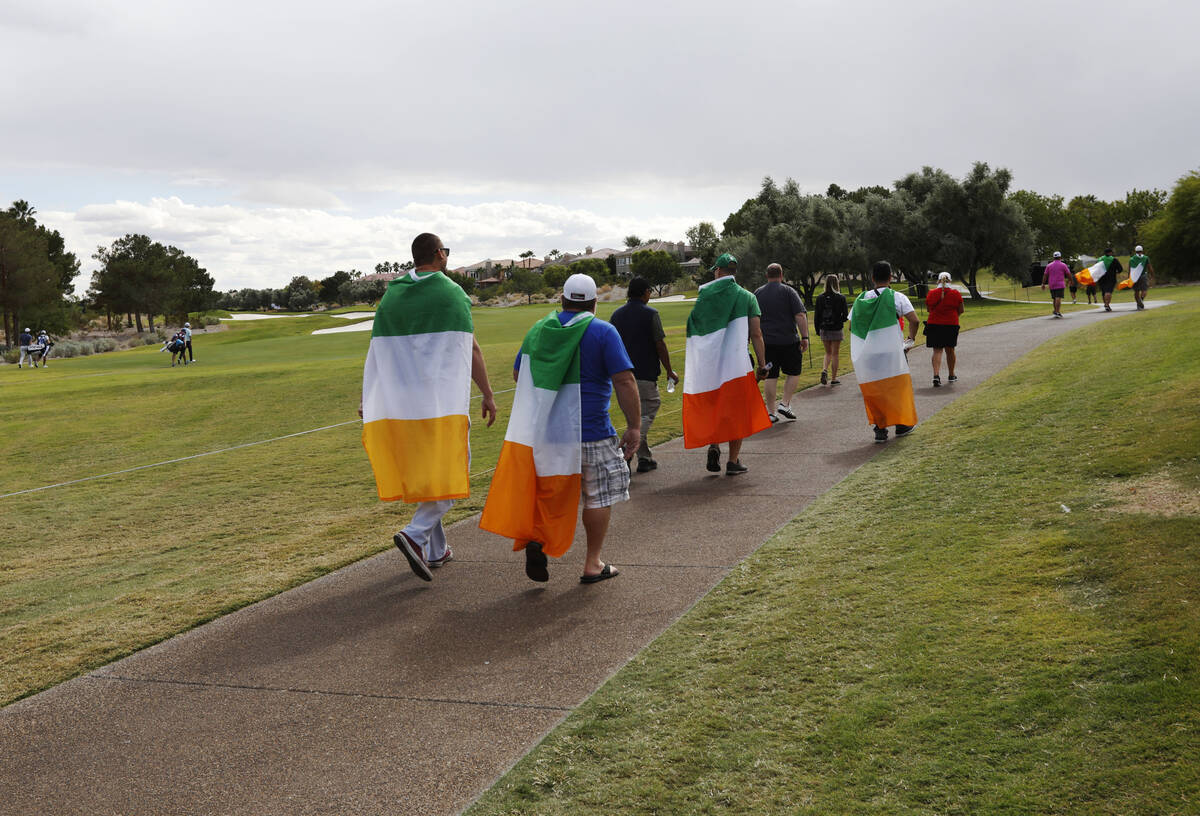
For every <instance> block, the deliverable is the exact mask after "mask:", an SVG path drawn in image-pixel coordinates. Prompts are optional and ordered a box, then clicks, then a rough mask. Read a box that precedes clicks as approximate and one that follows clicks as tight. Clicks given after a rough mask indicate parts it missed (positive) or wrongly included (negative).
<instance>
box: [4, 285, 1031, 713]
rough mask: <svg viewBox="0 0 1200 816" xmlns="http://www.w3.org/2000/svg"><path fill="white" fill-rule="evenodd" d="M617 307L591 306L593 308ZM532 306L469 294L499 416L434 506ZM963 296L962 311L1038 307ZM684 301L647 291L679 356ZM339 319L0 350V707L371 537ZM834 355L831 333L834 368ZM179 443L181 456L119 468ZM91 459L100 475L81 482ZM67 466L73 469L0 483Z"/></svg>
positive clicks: (403, 510) (533, 314)
mask: <svg viewBox="0 0 1200 816" xmlns="http://www.w3.org/2000/svg"><path fill="white" fill-rule="evenodd" d="M617 305H619V304H601V305H600V309H599V312H600V315H601V316H607V315H609V314H611V312H612V310H613V309H614V308H616V306H617ZM550 308H551V307H550V306H549V305H546V304H542V305H533V306H521V307H514V308H509V309H477V310H476V311H475V321H476V333H477V336H478V338H479V341H480V344H481V346H482V347H483V349H484V354H485V356H486V359H487V361H488V365H489V370H490V373H491V378H492V384H493V387H494V389H495V390H496V392H497V402H498V404H499V407H500V420H499V421H498V422H497V423H496V425H495V426H494V427H492V428H490V429H488V428H485V427H484V426H483V424H482V423H481V422H478V421H476V423H475V425H474V427H473V429H472V434H471V446H472V456H473V459H472V465H471V471H472V474H474V477H473V479H472V490H473V495H472V497H471V498H470V499H469V500H466V501H463V502H460V503H459V505H458V506H457V507H456V508H455V510H454V511H453V512H452V514H451V516H450V519H451V520H454V519H457V518H461V517H463V516H465V515H469V514H470V513H473V512H475V511H477V510H478V509H479V508H480V507H481V506H482V502H483V499H484V497H485V491H486V489H487V486H488V482H489V478H490V473H491V469H492V467H493V466H494V465H495V461H496V457H497V455H498V452H499V447H500V443H501V441H502V440H503V436H504V428H505V424H506V422H507V418H508V409H509V406H510V404H511V399H512V391H511V389H512V385H513V384H512V377H511V364H512V360H513V358H514V356H515V354H516V351H517V348H518V346H519V344H520V341H521V338H522V337H523V335H524V333H525V331H526V330H527V329H528V327H529V326H530V325H531V324H532V323H533V322H534V320H536V319H537V318H538V317H540V316H542V315H544V314H545V313H547V312H548V311H549V310H550ZM967 308H968V310H967V314H966V315H965V317H964V325H965V326H966V327H973V326H980V325H986V324H988V323H994V322H997V321H1001V320H1009V319H1014V318H1017V317H1027V316H1030V315H1033V314H1040V313H1043V312H1044V311H1046V309H1047V307H1046V306H1045V305H1042V304H1033V305H1025V304H1008V303H989V304H986V305H979V306H976V305H975V304H968V307H967ZM690 309H691V304H689V303H669V304H662V305H660V306H659V310H660V312H661V314H662V316H663V322H664V324H665V326H666V328H667V332H668V340H667V342H668V345H669V347H670V348H671V349H672V350H673V352H674V355H673V359H674V361H675V365H676V368H677V369H678V370H679V371H680V372H682V370H683V351H682V349H683V345H684V324H685V322H686V318H687V314H688V312H689V311H690ZM344 325H346V321H345V320H342V319H339V318H334V317H329V316H316V317H294V318H282V319H273V320H264V321H256V322H244V323H234V324H230V326H229V328H228V329H227V330H225V331H221V332H216V333H213V334H198V335H197V336H196V341H195V351H196V355H197V363H196V365H194V366H188V367H186V368H179V367H177V368H170V367H169V366H168V364H169V359H168V355H167V354H165V353H159V352H158V350H157V348H158V347H157V346H147V347H145V348H142V349H138V350H134V351H125V352H116V353H110V354H104V355H97V356H93V357H85V358H74V359H70V360H52V361H51V366H50V368H48V369H46V370H36V371H26V370H18V369H16V367H15V366H5V367H0V389H2V392H3V394H4V395H5V397H6V399H5V400H4V401H3V404H2V405H0V423H2V427H3V428H4V429H5V433H4V441H3V443H2V444H3V451H4V456H3V467H2V468H0V496H5V497H4V498H0V704H4V703H8V702H11V701H13V700H15V699H18V698H20V697H22V696H25V695H27V694H30V693H32V692H35V691H37V690H39V689H42V688H45V687H47V686H49V685H52V684H54V683H57V682H61V681H62V680H65V679H67V678H69V677H72V676H74V675H76V674H78V673H80V672H82V671H85V670H87V669H90V668H93V667H96V666H99V665H103V664H104V663H107V662H110V661H112V660H114V659H116V658H118V657H120V656H122V655H124V654H128V653H129V652H131V651H134V650H136V649H138V648H141V647H144V646H146V645H148V644H151V643H154V642H156V641H158V640H161V639H162V638H165V637H168V636H170V635H172V634H175V633H177V632H179V631H183V630H185V629H187V628H189V627H192V626H194V625H196V624H198V623H201V622H203V621H205V620H209V619H211V618H213V617H215V616H217V615H220V614H223V613H225V612H228V611H231V610H233V609H236V608H238V607H240V606H244V605H245V604H247V603H251V602H253V601H255V600H258V599H261V598H264V597H267V596H270V595H272V594H275V593H277V592H280V591H282V590H284V589H287V588H289V587H291V586H295V585H297V584H299V583H302V582H304V581H307V580H309V579H311V578H313V577H316V576H318V575H321V574H324V573H326V572H328V571H330V570H333V569H336V568H338V567H339V566H342V565H344V564H346V563H349V562H352V561H354V560H357V559H359V558H362V557H364V556H366V555H370V554H372V553H374V552H378V551H380V550H381V549H385V548H387V547H389V546H390V541H391V534H392V533H393V532H394V531H395V530H396V529H397V528H398V527H399V526H401V525H402V523H403V522H404V521H405V520H406V519H407V517H408V515H409V513H410V508H409V506H407V505H403V504H398V503H396V504H384V503H381V502H379V501H378V500H377V498H376V495H375V490H374V482H373V479H372V476H371V473H370V468H369V466H368V463H367V460H366V456H365V454H364V452H363V450H362V446H361V444H360V441H359V435H360V428H361V426H360V424H359V423H358V422H357V416H356V414H355V411H356V408H357V405H358V399H359V390H360V386H361V377H362V362H363V359H364V357H365V354H366V348H367V344H368V342H369V333H367V332H349V333H339V334H332V335H322V336H317V337H314V336H312V335H311V332H312V331H313V330H315V329H320V328H330V327H334V326H344ZM848 354H849V343H844V344H843V350H842V358H843V359H842V370H843V371H848V370H849V360H848ZM813 355H814V359H815V361H816V363H817V366H816V369H814V370H806V371H805V373H804V375H803V376H802V384H803V385H811V384H813V383H815V382H816V380H817V376H818V373H819V368H820V345H819V343H818V344H816V346H815V348H814V349H813ZM806 369H807V359H806ZM681 395H682V392H681V390H677V391H676V392H675V393H674V394H670V395H668V394H666V393H665V390H664V392H663V405H662V408H661V410H660V413H659V418H658V421H657V422H656V423H655V425H654V430H653V433H652V436H651V442H652V443H657V442H661V441H664V440H666V439H669V438H671V437H674V436H677V435H678V434H679V433H680V399H681ZM478 405H479V403H478V399H476V401H475V402H474V403H473V412H474V417H475V419H476V420H477V419H478ZM616 424H618V427H621V426H622V423H621V421H620V420H617V423H616ZM330 426H334V427H330ZM315 429H324V430H315ZM308 431H315V432H312V433H304V432H308ZM292 434H303V435H299V436H289V435H292ZM279 437H288V438H283V439H278V438H279ZM267 440H277V441H267ZM257 443H263V444H257ZM238 446H242V447H238ZM208 453H211V455H204V456H197V455H198V454H208ZM183 457H196V458H187V459H184V460H183V461H179V462H173V463H169V464H162V465H161V466H156V467H149V468H145V469H140V470H135V471H132V472H127V473H118V471H124V470H127V469H130V468H141V467H143V466H146V465H153V464H155V463H163V462H169V461H170V460H174V459H180V458H183ZM103 474H114V475H107V476H103V478H98V479H90V477H95V476H100V475H103ZM80 479H90V480H88V481H82V482H78V483H76V484H70V485H66V486H61V487H53V488H51V489H47V490H40V491H37V492H31V493H25V494H22V495H5V494H11V493H16V492H17V491H23V490H29V489H31V488H38V487H44V486H50V485H57V484H60V483H63V482H72V481H75V480H80ZM496 547H497V551H496V552H497V555H500V554H502V553H505V552H507V550H508V544H507V542H504V541H501V540H500V539H497V541H496ZM400 577H402V576H398V579H399V578H400Z"/></svg>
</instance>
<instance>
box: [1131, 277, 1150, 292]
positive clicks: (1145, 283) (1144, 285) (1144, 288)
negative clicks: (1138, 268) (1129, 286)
mask: <svg viewBox="0 0 1200 816" xmlns="http://www.w3.org/2000/svg"><path fill="white" fill-rule="evenodd" d="M1149 290H1150V281H1149V280H1147V279H1146V273H1145V272H1143V273H1142V276H1141V277H1140V278H1138V279H1137V283H1135V284H1134V285H1133V291H1135V292H1141V293H1142V294H1145V293H1146V292H1148V291H1149Z"/></svg>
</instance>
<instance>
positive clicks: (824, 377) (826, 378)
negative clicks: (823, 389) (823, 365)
mask: <svg viewBox="0 0 1200 816" xmlns="http://www.w3.org/2000/svg"><path fill="white" fill-rule="evenodd" d="M827 382H829V372H828V371H822V372H821V385H824V384H825V383H827Z"/></svg>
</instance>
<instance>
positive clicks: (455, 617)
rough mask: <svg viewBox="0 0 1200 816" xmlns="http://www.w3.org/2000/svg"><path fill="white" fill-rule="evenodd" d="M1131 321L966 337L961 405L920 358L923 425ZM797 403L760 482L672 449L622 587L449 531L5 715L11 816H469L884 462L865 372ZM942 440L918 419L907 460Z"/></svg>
mask: <svg viewBox="0 0 1200 816" xmlns="http://www.w3.org/2000/svg"><path fill="white" fill-rule="evenodd" d="M1156 305H1165V304H1156ZM967 308H968V309H969V308H970V305H969V304H968V307H967ZM1114 308H1115V309H1116V311H1114V312H1113V313H1111V314H1110V313H1105V312H1103V311H1101V312H1088V313H1085V314H1078V313H1076V314H1072V315H1071V316H1070V317H1067V318H1064V319H1052V318H1050V317H1049V316H1047V317H1039V318H1032V319H1028V320H1022V321H1018V322H1013V323H1005V324H999V325H994V326H988V327H985V328H982V329H976V330H974V331H971V332H967V333H964V334H963V335H962V338H961V339H960V343H959V360H960V364H959V377H960V379H959V381H958V382H957V383H955V384H954V385H951V386H944V387H942V388H937V389H935V388H933V387H932V386H931V369H930V365H929V354H930V353H929V351H928V350H927V349H924V348H918V349H915V350H914V351H913V353H912V354H911V356H910V365H911V366H912V369H913V380H914V385H915V389H916V395H917V412H918V415H919V416H920V417H921V419H922V420H926V419H928V418H929V417H931V416H932V415H933V414H934V413H936V412H937V411H938V410H940V409H941V408H942V407H943V406H945V405H947V404H948V403H950V402H952V401H954V399H956V398H957V397H959V396H962V395H963V394H965V393H966V392H967V391H969V390H970V389H971V388H972V387H974V386H976V385H978V384H979V383H981V382H983V381H984V380H986V379H988V378H989V377H991V376H992V375H993V374H995V373H997V372H998V371H1000V370H1001V369H1003V368H1005V367H1006V366H1007V365H1009V364H1010V363H1011V362H1013V361H1014V360H1015V359H1017V358H1019V357H1021V356H1022V355H1023V354H1024V353H1025V352H1027V351H1029V350H1031V349H1033V348H1035V347H1036V346H1038V345H1040V344H1041V343H1043V342H1045V341H1046V340H1049V339H1051V338H1053V337H1056V336H1058V335H1060V334H1062V333H1064V332H1066V331H1069V330H1070V329H1073V328H1078V327H1081V326H1086V325H1091V324H1093V323H1095V322H1097V321H1101V320H1106V319H1108V318H1114V317H1119V316H1125V317H1127V318H1128V319H1139V318H1138V317H1137V316H1134V315H1131V314H1130V313H1131V312H1132V311H1133V309H1132V304H1122V305H1121V306H1119V307H1114ZM813 354H814V358H815V359H816V360H817V361H819V359H820V358H819V357H818V356H816V355H818V354H819V344H818V347H817V348H815V349H814V350H813ZM944 376H945V370H944V369H943V377H944ZM792 407H793V410H794V411H795V412H796V414H797V416H798V419H797V420H796V421H795V422H786V421H785V422H781V423H780V424H778V425H775V426H773V427H771V428H769V429H768V430H766V431H763V432H762V433H760V434H758V435H756V436H755V437H753V438H751V439H749V440H747V441H746V443H745V445H744V447H743V451H742V461H743V463H744V464H746V465H748V466H749V468H750V471H749V473H747V474H745V475H742V476H737V477H727V476H725V475H723V474H721V475H714V474H710V473H708V472H707V471H706V470H705V468H704V464H705V451H704V449H699V450H691V451H685V450H684V448H683V444H682V440H679V439H676V440H674V441H672V442H669V443H667V444H664V445H661V446H659V447H658V448H657V449H656V451H655V456H656V457H657V459H658V462H659V468H658V470H656V471H653V472H651V473H647V474H636V475H635V476H634V479H633V486H632V488H631V493H632V500H631V501H630V502H627V503H624V504H621V505H618V506H617V507H616V508H615V509H614V513H613V519H612V526H611V528H610V531H609V535H608V540H607V543H606V545H605V548H604V557H605V560H607V561H611V562H612V563H613V564H615V565H616V566H618V567H620V568H621V575H620V576H618V577H617V578H615V579H613V580H610V581H605V582H603V583H600V584H596V585H591V586H587V585H581V584H580V583H579V574H580V573H581V571H582V560H583V551H584V547H583V545H582V526H581V527H580V530H579V535H578V537H577V540H576V545H575V547H574V548H573V549H572V550H571V552H570V553H568V554H567V556H566V557H565V558H564V559H562V561H555V560H554V559H551V565H550V574H551V578H550V582H549V583H548V584H534V583H532V582H530V581H529V580H528V579H527V578H526V577H525V575H524V571H523V565H524V559H523V555H522V554H520V553H513V552H511V549H510V547H511V544H510V542H507V541H504V540H502V539H499V538H497V537H495V536H492V535H490V534H487V533H484V532H482V531H480V530H479V529H478V528H477V526H476V522H477V517H472V518H470V519H467V520H464V521H462V522H460V523H458V524H456V525H455V526H454V527H452V528H451V529H450V530H449V537H450V540H451V544H452V546H453V548H454V555H455V561H454V562H452V563H451V564H448V565H447V566H446V567H444V568H442V569H440V570H437V571H436V572H435V573H434V580H433V583H432V584H428V583H424V582H422V581H419V580H418V579H417V578H416V577H415V576H414V575H413V574H412V573H411V572H410V571H409V569H408V566H407V564H406V562H405V561H404V558H403V557H402V556H401V555H400V554H399V553H398V552H397V551H395V550H391V551H389V552H386V553H382V554H380V555H378V556H375V557H372V558H369V559H366V560H364V561H360V562H358V563H356V564H353V565H351V566H349V567H346V568H344V569H341V570H339V571H337V572H335V573H332V574H330V575H327V576H325V577H323V578H320V579H318V580H316V581H313V582H311V583H309V584H306V585H304V586H301V587H298V588H297V589H294V590H292V591H290V592H286V593H283V594H282V595H279V596H276V597H274V598H270V599H268V600H265V601H262V602H260V603H258V604H255V605H253V606H250V607H247V608H245V609H242V610H240V611H238V612H235V613H233V614H231V615H227V616H225V617H223V618H220V619H218V620H215V621H213V622H212V623H209V624H207V625H204V626H201V627H199V628H197V629H195V630H193V631H190V632H187V633H185V634H182V635H179V636H177V637H175V638H172V639H171V640H168V641H165V642H163V643H161V644H159V645H157V646H154V647H152V648H149V649H146V650H145V651H142V652H139V653H138V654H135V655H132V656H131V657H128V658H126V659H124V660H121V661H118V662H116V663H113V664H111V665H108V666H105V667H103V668H100V669H97V670H95V671H92V672H89V673H88V674H86V675H84V676H81V677H79V678H76V679H74V680H71V681H69V682H66V683H63V684H62V685H59V686H57V687H55V688H52V689H50V690H48V691H45V692H43V693H41V694H38V695H36V696H34V697H30V698H28V699H26V700H23V701H20V702H18V703H15V704H13V705H11V706H8V707H7V708H5V709H3V710H0V757H3V761H2V762H0V814H35V813H54V814H130V815H131V814H165V813H170V814H193V813H194V814H260V815H261V816H265V815H266V814H289V816H294V815H295V814H317V813H324V814H385V813H386V814H410V813H411V814H453V813H458V812H460V811H461V810H462V809H463V808H464V807H466V806H467V805H469V804H470V803H471V802H472V801H473V800H474V799H475V798H476V797H477V796H478V795H479V794H480V793H481V792H483V791H484V790H486V789H487V788H488V787H489V786H490V785H491V784H492V783H493V782H494V781H495V780H496V779H497V777H498V776H499V775H500V774H502V773H503V772H504V771H505V770H506V769H507V768H509V767H510V766H511V765H512V763H513V762H515V761H516V760H517V759H519V758H520V757H521V756H523V755H524V754H525V753H526V752H527V751H528V750H529V749H530V748H531V747H533V746H534V745H535V744H536V743H537V742H538V741H539V740H540V739H541V738H542V736H543V735H545V734H546V733H547V732H548V731H549V730H550V729H552V728H553V727H554V726H555V725H556V724H557V723H558V722H559V721H561V720H562V719H563V717H565V716H566V715H567V714H568V713H569V712H570V711H571V710H572V709H574V708H575V707H576V706H578V705H579V704H580V703H581V702H582V701H583V700H585V699H586V698H587V697H588V696H589V695H590V694H592V692H594V691H595V690H596V689H597V688H598V687H599V686H600V685H601V684H602V683H603V682H604V681H605V680H606V679H607V678H608V677H609V676H610V675H611V674H612V673H613V672H615V671H616V670H617V669H619V668H620V667H621V666H622V665H624V664H625V663H626V662H627V661H628V660H629V659H630V658H631V657H633V656H634V655H635V654H636V653H637V652H638V651H640V650H641V649H642V648H643V647H644V646H645V645H646V644H647V643H649V642H650V641H651V640H652V639H654V638H655V637H656V636H657V635H658V634H659V633H661V632H662V631H663V630H664V629H666V628H667V627H668V626H670V625H671V624H672V623H673V622H674V621H675V620H676V619H678V618H679V616H680V615H682V614H683V613H684V612H685V611H687V610H688V609H689V608H690V607H691V606H692V605H693V604H695V603H696V601H697V600H699V599H700V598H701V597H703V596H704V594H705V593H707V592H708V591H709V589H710V588H712V587H713V586H714V585H715V584H716V583H717V582H719V581H720V580H721V579H722V578H723V577H724V576H725V575H726V574H727V573H728V572H729V570H730V569H732V568H733V567H735V566H736V565H737V563H738V562H739V561H741V560H742V559H744V558H745V557H746V556H747V555H749V554H750V553H752V552H753V551H754V550H755V549H756V548H757V547H758V546H759V545H760V544H762V543H763V542H764V541H765V540H766V539H768V538H770V536H771V535H772V534H773V533H775V532H776V531H777V530H778V529H779V528H780V527H781V526H782V525H783V524H785V523H786V522H787V521H788V520H790V519H791V518H793V517H794V516H795V515H796V514H797V513H798V512H800V511H801V510H803V509H804V507H805V506H807V505H808V504H809V502H811V501H812V499H813V498H814V497H816V496H818V495H820V494H821V493H824V492H825V491H826V490H828V489H829V488H830V487H832V486H833V485H835V484H837V483H838V482H839V481H840V480H841V479H843V478H844V477H845V476H846V475H847V474H848V473H850V472H851V471H852V470H854V469H855V468H857V467H858V466H859V465H861V464H862V463H864V462H866V461H867V460H869V459H870V458H871V457H873V456H874V455H875V454H876V453H878V452H879V451H881V450H883V446H882V445H875V444H874V442H873V436H872V434H871V431H870V428H869V427H868V426H867V424H866V419H865V413H864V411H863V406H862V400H861V398H860V396H859V390H858V388H857V386H856V384H855V381H854V377H853V375H852V374H851V375H847V376H843V377H842V384H841V385H839V386H837V387H836V388H823V387H820V386H818V387H815V388H810V389H808V390H806V391H802V392H800V393H799V394H798V395H797V396H796V398H795V399H794V400H793V403H792ZM501 421H506V418H502V419H501ZM929 441H930V440H928V439H923V438H922V432H921V428H920V427H919V426H918V428H917V429H916V431H914V433H913V434H912V436H911V437H910V438H907V439H904V440H894V439H893V440H892V441H891V442H889V443H888V444H889V445H905V446H912V445H916V446H920V445H923V444H927V443H928V442H929ZM390 534H391V531H390V530H389V531H382V530H381V531H380V535H390ZM680 682H681V684H682V683H685V682H686V678H680Z"/></svg>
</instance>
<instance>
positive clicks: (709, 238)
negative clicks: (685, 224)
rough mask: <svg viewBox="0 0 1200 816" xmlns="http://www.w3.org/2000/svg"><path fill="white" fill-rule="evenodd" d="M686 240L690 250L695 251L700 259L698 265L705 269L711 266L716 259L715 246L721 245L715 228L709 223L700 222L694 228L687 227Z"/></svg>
mask: <svg viewBox="0 0 1200 816" xmlns="http://www.w3.org/2000/svg"><path fill="white" fill-rule="evenodd" d="M687 240H688V243H689V244H690V245H691V247H692V249H694V250H695V251H696V254H697V256H699V258H700V263H702V264H703V265H704V267H705V268H706V269H707V268H708V267H710V266H712V265H713V261H715V260H716V259H717V246H718V245H719V244H720V243H721V236H720V235H719V234H718V233H717V228H716V227H714V226H713V225H712V222H710V221H701V222H700V223H699V224H697V225H696V226H694V227H689V228H688V231H687Z"/></svg>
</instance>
